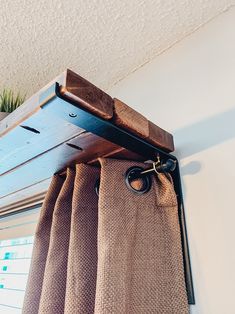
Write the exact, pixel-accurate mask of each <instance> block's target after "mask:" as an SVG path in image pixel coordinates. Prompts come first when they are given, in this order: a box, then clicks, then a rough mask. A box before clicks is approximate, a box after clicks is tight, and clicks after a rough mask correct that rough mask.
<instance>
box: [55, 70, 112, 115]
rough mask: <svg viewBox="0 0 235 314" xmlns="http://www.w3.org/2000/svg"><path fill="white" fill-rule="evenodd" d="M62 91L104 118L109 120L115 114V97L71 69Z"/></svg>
mask: <svg viewBox="0 0 235 314" xmlns="http://www.w3.org/2000/svg"><path fill="white" fill-rule="evenodd" d="M61 93H62V94H63V95H64V96H67V97H68V98H69V99H72V100H73V101H76V102H77V103H79V104H80V106H82V107H83V108H85V109H87V110H88V111H90V112H92V113H93V114H95V115H97V116H99V117H101V118H103V119H106V120H109V119H111V118H112V116H113V99H112V98H111V97H110V96H109V95H108V94H106V93H105V92H104V91H102V90H101V89H99V88H98V87H96V86H95V85H93V84H92V83H90V82H89V81H87V80H85V79H84V78H83V77H81V76H79V75H78V74H76V73H74V72H73V71H71V70H67V71H66V78H65V85H64V86H62V88H61Z"/></svg>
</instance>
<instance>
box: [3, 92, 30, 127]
mask: <svg viewBox="0 0 235 314" xmlns="http://www.w3.org/2000/svg"><path fill="white" fill-rule="evenodd" d="M24 100H25V96H21V95H20V93H18V94H17V95H16V96H15V95H14V93H13V91H12V90H10V89H4V90H3V91H2V92H1V93H0V121H1V120H2V119H4V118H5V117H6V116H7V115H8V114H9V113H11V112H12V111H14V110H15V109H16V108H18V107H19V106H20V105H22V104H23V102H24Z"/></svg>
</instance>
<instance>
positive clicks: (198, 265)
mask: <svg viewBox="0 0 235 314" xmlns="http://www.w3.org/2000/svg"><path fill="white" fill-rule="evenodd" d="M109 93H110V94H111V95H113V96H115V97H117V98H120V99H121V100H123V101H124V102H126V103H127V104H129V105H131V106H132V107H133V108H135V109H136V110H137V111H139V112H141V113H143V114H144V115H145V116H147V117H148V118H149V119H150V120H152V121H153V122H155V123H156V124H158V125H159V126H161V127H162V128H165V129H167V130H169V131H171V132H172V133H173V134H174V136H175V144H176V148H177V151H176V154H177V155H178V156H179V158H180V162H181V167H182V181H183V186H184V198H185V208H186V217H187V227H188V236H189V242H190V243H189V244H190V252H191V260H192V269H193V277H194V286H195V293H196V306H193V307H192V308H191V313H200V314H232V313H235V305H234V299H235V297H234V292H235V287H234V286H235V267H234V266H235V243H234V242H235V184H234V182H235V8H233V9H230V10H229V11H228V12H226V13H224V14H222V15H220V16H219V17H217V18H216V19H215V20H213V21H212V22H210V23H209V24H207V25H206V26H204V27H203V28H201V29H200V30H199V31H197V32H195V33H194V34H193V35H191V36H190V37H188V38H186V39H185V40H183V41H181V42H180V43H178V44H177V45H176V46H174V47H173V48H171V49H170V50H168V51H167V52H165V53H164V54H162V55H161V56H159V57H157V58H156V59H155V60H154V61H153V62H151V63H149V64H147V65H145V66H144V67H142V68H141V69H139V70H138V71H136V72H135V73H133V74H132V75H130V76H129V77H127V78H126V79H125V80H123V81H121V82H120V83H119V84H117V85H116V86H114V87H113V88H112V90H109Z"/></svg>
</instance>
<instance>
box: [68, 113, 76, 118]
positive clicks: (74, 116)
mask: <svg viewBox="0 0 235 314" xmlns="http://www.w3.org/2000/svg"><path fill="white" fill-rule="evenodd" d="M69 116H70V117H71V118H76V116H77V115H76V113H70V114H69Z"/></svg>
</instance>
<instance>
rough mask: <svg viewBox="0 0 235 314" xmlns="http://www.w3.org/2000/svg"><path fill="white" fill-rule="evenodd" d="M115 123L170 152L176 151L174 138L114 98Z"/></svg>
mask: <svg viewBox="0 0 235 314" xmlns="http://www.w3.org/2000/svg"><path fill="white" fill-rule="evenodd" d="M112 121H113V123H114V124H116V125H118V126H120V127H121V128H123V129H125V130H128V131H130V132H131V133H133V134H135V135H137V136H139V137H141V138H143V139H145V140H146V141H147V142H149V143H151V144H153V145H156V146H157V147H160V148H162V149H163V150H166V151H168V152H172V151H174V141H173V136H172V135H171V134H170V133H168V132H167V131H165V130H163V129H161V128H160V127H158V126H157V125H155V124H154V123H152V122H151V121H149V120H148V119H147V118H145V117H144V116H143V115H142V114H140V113H139V112H137V111H135V110H134V109H132V108H131V107H129V106H128V105H127V104H125V103H124V102H122V101H121V100H119V99H117V98H114V114H113V119H112Z"/></svg>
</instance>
